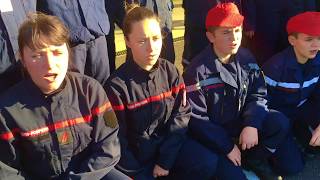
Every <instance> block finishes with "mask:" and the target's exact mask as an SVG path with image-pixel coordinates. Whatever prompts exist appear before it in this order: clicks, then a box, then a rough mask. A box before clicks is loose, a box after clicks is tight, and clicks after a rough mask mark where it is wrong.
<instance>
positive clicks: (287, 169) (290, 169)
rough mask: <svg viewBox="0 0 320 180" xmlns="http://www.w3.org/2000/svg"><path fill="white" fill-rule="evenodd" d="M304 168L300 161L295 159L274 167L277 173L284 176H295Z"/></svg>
mask: <svg viewBox="0 0 320 180" xmlns="http://www.w3.org/2000/svg"><path fill="white" fill-rule="evenodd" d="M303 168H304V163H303V161H302V160H300V159H296V160H293V161H290V162H286V163H285V164H283V165H281V166H278V167H276V169H277V170H278V171H279V172H278V173H279V174H281V175H284V176H290V175H296V174H298V173H300V172H301V171H302V170H303Z"/></svg>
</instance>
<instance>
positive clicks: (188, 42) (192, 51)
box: [182, 0, 247, 69]
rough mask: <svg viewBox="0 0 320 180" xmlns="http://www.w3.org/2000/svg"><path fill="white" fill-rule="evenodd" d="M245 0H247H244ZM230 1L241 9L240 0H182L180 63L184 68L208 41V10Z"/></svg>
mask: <svg viewBox="0 0 320 180" xmlns="http://www.w3.org/2000/svg"><path fill="white" fill-rule="evenodd" d="M245 1H247V0H245ZM228 2H232V3H234V4H236V5H237V6H238V8H239V9H240V11H241V9H242V7H243V6H242V4H243V3H242V0H197V1H195V0H183V1H182V7H183V9H184V26H185V33H184V36H183V37H184V47H183V48H184V49H183V55H182V65H183V68H184V69H186V68H187V66H188V65H189V64H190V62H191V60H192V59H193V58H194V57H195V56H196V55H198V54H199V53H200V52H201V51H202V50H203V49H204V48H205V47H207V46H208V44H209V43H210V42H209V41H208V39H207V37H206V28H205V21H206V16H207V13H208V11H209V10H210V9H211V8H213V7H214V6H216V5H218V4H219V3H228Z"/></svg>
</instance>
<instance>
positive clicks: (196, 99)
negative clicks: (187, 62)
mask: <svg viewBox="0 0 320 180" xmlns="http://www.w3.org/2000/svg"><path fill="white" fill-rule="evenodd" d="M189 70H190V71H187V72H186V73H185V74H184V75H183V77H184V80H185V83H186V89H187V98H188V101H189V103H190V105H191V109H192V111H191V118H190V122H189V129H190V132H191V135H192V137H193V138H195V139H196V140H198V141H199V142H200V143H202V144H203V145H205V146H206V147H208V148H209V149H211V150H213V151H215V152H218V153H222V154H228V153H229V152H230V151H231V150H232V149H233V146H234V143H233V142H232V140H231V137H229V135H228V134H227V132H226V131H225V129H224V128H223V127H222V126H220V125H219V124H217V123H215V122H214V121H213V119H211V118H213V114H211V115H210V114H209V112H208V104H209V103H208V99H207V97H206V95H205V92H204V90H203V89H202V88H201V87H199V86H198V85H199V84H200V83H199V81H200V78H199V76H201V75H199V74H197V73H196V72H192V71H193V70H192V69H191V68H189Z"/></svg>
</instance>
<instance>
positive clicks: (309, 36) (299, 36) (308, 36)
mask: <svg viewBox="0 0 320 180" xmlns="http://www.w3.org/2000/svg"><path fill="white" fill-rule="evenodd" d="M297 37H298V38H301V39H303V38H319V37H320V36H312V35H309V34H305V33H297Z"/></svg>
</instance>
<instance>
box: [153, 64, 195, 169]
mask: <svg viewBox="0 0 320 180" xmlns="http://www.w3.org/2000/svg"><path fill="white" fill-rule="evenodd" d="M175 73H176V77H177V79H176V80H175V82H174V83H173V84H172V86H173V87H174V89H173V90H172V91H173V96H174V97H175V102H174V105H173V107H172V112H171V115H170V118H169V119H168V122H167V131H168V132H167V135H166V137H165V140H164V142H163V143H162V144H161V147H160V151H159V152H160V154H159V156H158V159H157V162H156V164H158V165H160V166H161V167H162V168H164V169H166V170H169V169H170V168H171V167H172V166H173V164H174V162H175V159H176V157H177V154H178V152H179V150H180V148H181V146H182V144H183V142H184V140H185V138H186V134H185V133H186V131H187V127H188V122H189V119H190V112H191V109H190V106H189V104H185V103H184V102H183V101H186V97H185V84H184V82H183V79H182V77H181V75H179V73H178V70H177V69H175ZM174 91H176V92H174Z"/></svg>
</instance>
